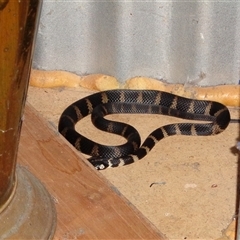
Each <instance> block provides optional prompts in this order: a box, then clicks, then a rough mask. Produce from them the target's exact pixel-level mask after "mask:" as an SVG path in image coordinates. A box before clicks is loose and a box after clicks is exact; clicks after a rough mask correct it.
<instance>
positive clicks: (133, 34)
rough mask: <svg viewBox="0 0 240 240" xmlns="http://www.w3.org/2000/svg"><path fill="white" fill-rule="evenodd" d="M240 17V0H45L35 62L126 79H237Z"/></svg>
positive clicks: (47, 67)
mask: <svg viewBox="0 0 240 240" xmlns="http://www.w3.org/2000/svg"><path fill="white" fill-rule="evenodd" d="M239 15H240V2H238V1H229V2H227V1H225V2H217V1H206V2H203V1H199V2H198V1H196V2H191V1H189V2H187V1H185V2H182V1H170V0H169V1H165V2H160V1H113V0H112V1H84V0H82V1H72V0H65V1H63V0H62V1H59V0H51V1H47V0H45V1H44V3H43V10H42V16H41V20H40V27H39V33H38V38H37V44H36V50H35V56H34V61H33V65H34V67H35V68H39V69H45V70H52V69H61V70H67V71H71V72H75V73H78V74H86V73H105V74H109V75H113V76H115V77H117V78H118V79H119V80H120V81H121V82H122V81H124V80H125V79H127V78H130V77H134V76H139V75H142V76H149V77H154V78H157V79H164V80H166V81H167V82H170V83H187V82H192V81H193V83H192V84H194V85H195V84H198V85H218V84H225V83H226V84H237V83H238V80H239V78H240V77H239V76H240V17H239ZM199 79H202V80H201V81H200V80H199Z"/></svg>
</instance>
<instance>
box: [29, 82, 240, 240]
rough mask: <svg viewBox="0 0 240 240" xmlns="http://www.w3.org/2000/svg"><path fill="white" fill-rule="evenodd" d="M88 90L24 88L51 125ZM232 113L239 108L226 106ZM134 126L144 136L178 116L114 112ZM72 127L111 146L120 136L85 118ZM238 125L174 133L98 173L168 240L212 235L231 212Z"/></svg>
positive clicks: (235, 112)
mask: <svg viewBox="0 0 240 240" xmlns="http://www.w3.org/2000/svg"><path fill="white" fill-rule="evenodd" d="M91 93H93V92H91V91H88V90H86V89H80V88H78V89H69V88H61V89H60V88H58V89H39V88H34V87H30V88H29V92H28V102H29V103H30V104H31V105H32V106H33V107H35V108H36V109H37V110H38V111H39V113H40V114H41V115H43V116H44V118H45V119H47V121H49V122H50V123H51V124H52V125H54V126H56V128H57V123H58V119H59V116H60V115H61V113H62V111H63V110H64V109H65V108H66V107H67V106H68V105H69V104H71V103H72V102H74V101H76V100H78V99H80V98H82V97H84V96H87V95H89V94H91ZM231 114H232V117H234V118H239V111H238V110H236V109H231ZM110 117H111V118H112V119H115V120H118V121H122V122H127V123H129V124H131V125H133V126H134V127H136V128H137V129H138V130H139V132H140V134H141V137H142V140H144V139H145V138H146V137H147V135H148V134H150V133H151V132H152V131H153V130H154V129H156V128H158V127H159V126H161V125H165V124H167V123H173V122H180V121H182V120H179V119H176V118H172V117H167V116H157V115H126V114H124V115H114V116H109V118H110ZM77 130H78V131H79V132H81V133H82V134H84V135H85V136H88V137H90V138H91V139H93V140H95V141H97V142H100V143H105V144H111V145H115V144H116V145H117V144H119V143H120V142H124V140H123V139H122V138H121V137H119V136H115V135H110V134H108V133H105V132H101V131H99V130H96V129H95V128H94V127H93V126H92V123H91V122H90V118H89V117H87V118H85V119H83V120H82V121H81V122H80V123H78V124H77ZM238 137H239V125H238V124H236V123H235V124H230V125H229V127H228V128H227V130H225V131H224V132H223V133H221V134H219V135H217V136H208V137H188V136H174V137H169V138H166V139H164V140H162V141H160V142H159V143H158V144H157V146H155V147H154V149H153V150H152V151H151V152H150V153H149V154H148V155H147V156H146V157H145V158H144V159H143V160H141V161H139V162H137V163H135V164H131V165H128V166H124V167H118V168H114V169H106V170H104V171H101V173H102V174H103V175H104V176H105V177H106V178H107V179H108V180H109V181H110V182H111V183H112V184H113V185H114V186H115V187H116V188H117V189H118V190H119V191H120V192H121V193H122V194H123V195H124V196H125V197H126V198H128V199H129V201H130V202H132V204H134V205H135V206H136V207H137V208H138V209H139V210H140V211H141V212H142V213H143V214H144V215H145V216H146V217H147V218H148V219H149V220H150V221H151V222H152V223H153V224H154V225H155V226H156V227H157V228H158V229H159V230H160V231H161V232H162V233H164V234H165V235H166V236H167V237H168V238H170V239H215V238H218V237H220V236H221V234H222V230H223V229H225V228H226V227H227V225H228V224H229V223H230V222H231V219H232V217H233V216H234V214H235V208H236V186H237V171H238V166H237V162H238V155H237V153H236V151H235V150H234V146H235V144H236V139H237V138H238Z"/></svg>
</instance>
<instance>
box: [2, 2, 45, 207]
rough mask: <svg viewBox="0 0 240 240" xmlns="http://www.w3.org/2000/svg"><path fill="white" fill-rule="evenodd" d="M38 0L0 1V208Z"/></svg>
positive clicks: (7, 190) (10, 176)
mask: <svg viewBox="0 0 240 240" xmlns="http://www.w3.org/2000/svg"><path fill="white" fill-rule="evenodd" d="M40 3H41V2H40V1H39V0H32V1H31V0H24V1H17V0H1V1H0V96H1V97H0V211H1V210H2V209H4V206H6V203H7V202H8V200H9V199H10V198H11V196H12V195H13V192H14V189H15V185H16V179H15V169H16V156H17V149H18V143H19V136H20V130H21V124H22V114H23V109H24V104H25V99H26V92H27V87H28V79H29V71H30V67H31V59H32V49H33V43H34V34H35V29H36V26H37V24H38V23H37V19H38V14H39V5H40Z"/></svg>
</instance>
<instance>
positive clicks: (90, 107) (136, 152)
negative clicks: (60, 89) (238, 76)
mask: <svg viewBox="0 0 240 240" xmlns="http://www.w3.org/2000/svg"><path fill="white" fill-rule="evenodd" d="M113 113H148V114H153V113H154V114H163V115H169V116H174V117H179V118H184V119H192V120H200V121H207V123H176V124H169V125H165V126H162V127H159V128H158V129H156V130H155V131H153V132H152V133H151V134H150V135H149V136H148V137H147V138H146V140H145V141H144V142H143V144H142V145H141V146H140V144H141V143H140V142H141V140H140V136H139V134H138V132H137V130H135V128H133V127H132V126H130V125H128V124H125V123H119V122H114V121H109V120H107V119H105V118H104V116H105V115H107V114H113ZM89 114H92V122H93V123H94V124H95V126H97V127H98V128H100V129H102V130H105V131H108V132H111V133H115V134H118V135H121V136H123V137H125V138H126V139H127V142H126V143H125V144H123V145H121V146H105V145H101V144H98V143H95V142H93V141H92V140H90V139H88V138H86V137H84V136H82V135H81V134H79V133H78V132H77V131H76V130H75V124H76V123H77V122H78V121H80V120H81V119H82V118H84V117H85V116H87V115H89ZM229 122H230V113H229V110H228V108H227V107H226V106H224V105H223V104H221V103H218V102H214V101H203V100H193V99H188V98H184V97H180V96H177V95H174V94H171V93H166V92H161V91H155V90H109V91H103V92H99V93H95V94H92V95H90V96H88V97H85V98H83V99H80V100H78V101H76V102H74V103H73V104H71V105H70V106H68V107H67V108H66V109H65V110H64V112H63V113H62V115H61V117H60V119H59V125H58V130H59V132H60V133H61V134H62V135H63V136H64V137H65V138H66V139H67V140H68V141H69V142H70V143H71V144H72V145H73V146H74V147H75V148H76V149H78V150H79V151H81V152H83V153H85V154H88V155H90V156H92V157H91V158H90V159H89V161H90V162H91V163H92V164H93V166H94V167H95V168H96V169H99V170H101V169H105V168H107V167H117V166H121V165H126V164H130V163H133V162H136V161H137V160H140V159H142V158H143V157H144V156H145V155H146V154H147V153H148V152H149V151H150V150H151V149H152V148H153V147H154V145H155V144H156V143H157V142H158V141H160V140H161V139H163V138H165V137H168V136H172V135H201V136H207V135H215V134H218V133H221V132H222V131H224V129H226V128H227V126H228V124H229Z"/></svg>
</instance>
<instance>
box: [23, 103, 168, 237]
mask: <svg viewBox="0 0 240 240" xmlns="http://www.w3.org/2000/svg"><path fill="white" fill-rule="evenodd" d="M18 163H19V164H21V165H24V166H26V167H27V168H28V169H29V170H30V171H31V172H32V173H33V174H34V175H35V176H36V177H37V178H39V179H40V180H41V181H42V182H43V183H44V184H45V186H46V188H47V189H48V191H49V192H50V194H51V195H52V197H53V198H54V200H55V203H56V209H57V220H58V223H57V229H56V234H55V237H54V239H165V238H164V236H163V234H161V233H160V232H159V231H158V230H157V229H156V228H155V227H154V226H153V225H152V224H151V223H150V222H149V221H148V220H146V219H145V218H144V217H143V215H142V214H141V213H140V212H138V211H137V210H136V209H135V208H134V206H132V205H131V203H130V202H128V201H127V200H126V199H125V198H124V197H123V196H122V195H121V194H120V193H119V192H118V191H117V189H115V188H114V186H112V185H111V184H110V183H109V182H107V180H106V179H105V178H104V177H103V176H102V175H101V173H99V172H97V171H96V170H95V169H94V168H93V167H92V166H91V165H90V164H89V163H88V161H87V160H85V159H84V157H83V156H82V155H81V154H80V153H79V152H78V151H76V150H75V149H74V148H73V147H72V146H71V145H70V144H69V143H68V142H67V141H65V139H64V138H63V137H62V136H61V135H60V134H59V133H58V132H57V130H56V129H55V128H54V127H53V126H52V127H51V126H50V125H49V124H48V123H47V122H46V121H44V120H43V119H42V118H41V117H40V116H39V115H38V113H37V112H36V111H35V110H34V109H33V108H32V107H31V106H30V105H29V104H27V105H26V108H25V117H24V124H23V128H22V133H21V140H20V145H19V152H18Z"/></svg>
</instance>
